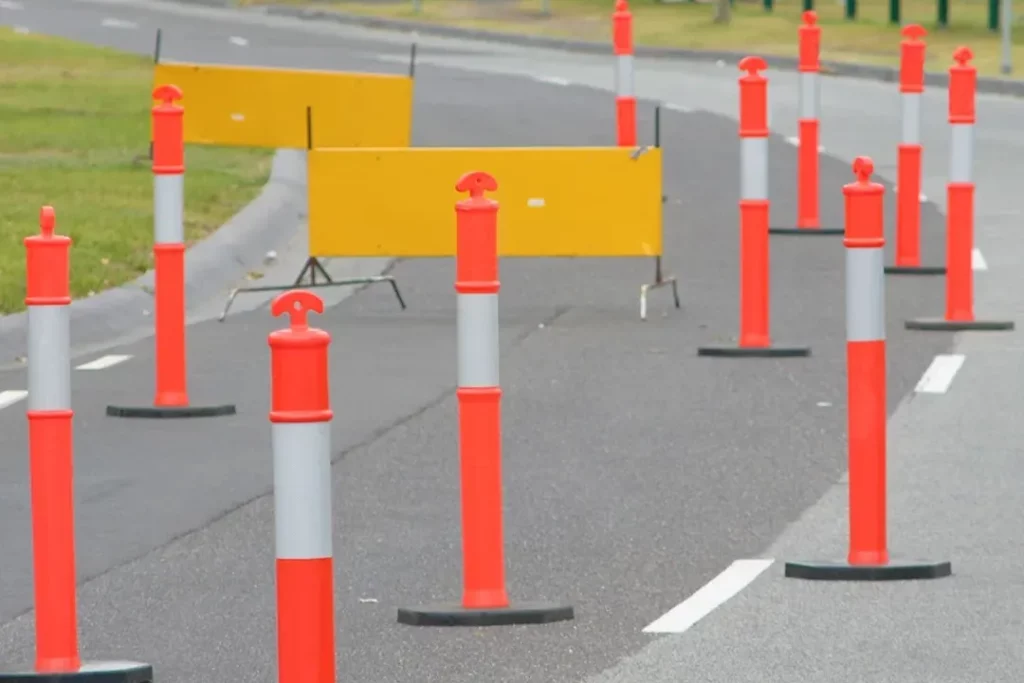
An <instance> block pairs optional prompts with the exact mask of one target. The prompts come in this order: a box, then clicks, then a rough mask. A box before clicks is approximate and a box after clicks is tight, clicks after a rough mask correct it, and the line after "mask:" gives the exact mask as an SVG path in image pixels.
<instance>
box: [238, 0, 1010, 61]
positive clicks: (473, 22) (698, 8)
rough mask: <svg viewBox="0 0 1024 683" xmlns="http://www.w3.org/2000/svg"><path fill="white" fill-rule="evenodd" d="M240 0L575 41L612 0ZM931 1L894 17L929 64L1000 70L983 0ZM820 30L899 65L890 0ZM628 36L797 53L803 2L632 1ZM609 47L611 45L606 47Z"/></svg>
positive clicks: (838, 51)
mask: <svg viewBox="0 0 1024 683" xmlns="http://www.w3.org/2000/svg"><path fill="white" fill-rule="evenodd" d="M237 2H239V4H241V5H269V4H278V5H299V6H307V7H318V8H322V9H334V10H338V11H342V12H348V13H352V14H365V15H373V16H381V17H392V18H396V19H413V20H419V21H424V22H430V23H438V24H445V25H451V26H463V27H466V28H478V29H486V30H491V31H504V32H509V33H531V34H536V35H546V36H554V37H562V38H578V39H583V40H603V41H610V40H611V11H612V6H613V5H614V3H613V0H548V4H547V8H548V10H549V12H550V13H549V14H548V15H545V14H544V13H543V12H542V11H541V10H542V8H543V7H544V6H543V5H542V2H544V0H422V2H421V9H420V10H419V11H418V12H417V11H416V10H415V8H414V5H413V0H369V1H365V0H363V1H357V0H352V1H348V0H346V1H344V2H334V1H330V0H237ZM936 2H937V0H903V1H902V21H903V22H904V23H919V24H921V25H923V26H924V27H925V28H926V29H928V32H929V35H928V37H927V38H926V40H927V42H928V63H927V68H928V69H929V70H932V71H941V70H944V69H947V68H948V67H949V65H950V64H952V55H953V51H954V50H955V49H956V48H957V47H958V46H959V45H969V46H970V47H971V49H972V50H973V51H974V54H975V64H976V66H977V67H978V70H979V72H980V73H981V74H983V75H987V76H999V75H1000V74H999V63H1000V58H999V57H1000V48H999V44H1000V43H999V34H998V33H993V32H991V31H989V30H988V29H987V28H986V25H987V16H988V14H987V11H988V10H987V8H988V3H987V1H986V0H957V1H956V2H951V3H950V14H949V26H948V27H947V28H938V27H937V26H936V17H937V4H936ZM815 5H816V6H815V11H816V12H817V13H818V17H819V23H820V24H821V26H822V29H823V35H822V58H823V59H827V60H833V61H845V62H859V63H864V64H880V65H888V66H897V65H898V63H899V43H900V40H901V37H900V28H899V27H898V26H891V25H889V24H888V23H887V20H888V12H889V9H888V8H889V2H888V0H858V3H857V5H858V11H857V20H856V21H847V20H845V19H844V18H843V7H844V4H843V3H842V2H837V0H818V2H816V3H815ZM630 6H631V8H632V10H633V15H634V29H633V30H634V40H635V41H636V43H637V44H639V45H650V46H668V47H680V48H688V49H709V50H710V49H715V50H736V51H743V52H746V53H748V54H761V55H762V56H771V55H781V56H793V57H795V56H796V51H797V27H798V26H799V24H800V14H801V11H802V3H801V2H797V1H796V0H786V1H785V2H778V1H776V2H775V6H774V9H773V11H771V12H767V11H765V9H764V6H763V5H762V3H761V2H760V1H752V0H737V1H736V2H735V4H734V7H733V16H732V22H731V23H730V24H728V25H720V24H715V23H713V22H712V16H713V14H714V8H713V6H712V5H711V4H709V3H708V2H707V1H705V0H702V1H700V2H694V1H691V0H682V1H678V0H677V1H676V2H671V3H666V2H660V1H659V0H632V1H631V2H630ZM609 49H610V48H609ZM1013 62H1014V64H1016V65H1017V66H1018V68H1019V69H1021V70H1024V44H1022V45H1018V46H1016V47H1015V48H1014V50H1013Z"/></svg>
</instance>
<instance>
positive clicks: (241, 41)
mask: <svg viewBox="0 0 1024 683" xmlns="http://www.w3.org/2000/svg"><path fill="white" fill-rule="evenodd" d="M228 41H229V42H230V43H231V44H232V45H237V46H238V47H245V46H246V45H248V44H249V41H248V40H246V39H245V38H243V37H242V36H231V37H230V38H228Z"/></svg>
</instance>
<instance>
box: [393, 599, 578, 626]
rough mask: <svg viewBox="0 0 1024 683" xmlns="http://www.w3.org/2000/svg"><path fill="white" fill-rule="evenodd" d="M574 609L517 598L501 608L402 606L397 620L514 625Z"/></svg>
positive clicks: (568, 616) (568, 614)
mask: <svg viewBox="0 0 1024 683" xmlns="http://www.w3.org/2000/svg"><path fill="white" fill-rule="evenodd" d="M575 616H576V615H575V613H574V612H573V609H572V607H571V606H569V605H554V604H550V603H539V602H521V603H519V604H517V605H509V606H508V607H505V608H500V607H499V608H495V609H466V608H464V607H462V606H461V605H426V606H423V607H412V608H407V607H402V608H400V609H399V610H398V623H399V624H406V625H407V626H514V625H517V624H550V623H552V622H555V621H571V620H572V619H574V618H575Z"/></svg>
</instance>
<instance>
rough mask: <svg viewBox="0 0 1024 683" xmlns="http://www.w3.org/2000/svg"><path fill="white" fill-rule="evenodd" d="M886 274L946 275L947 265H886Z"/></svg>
mask: <svg viewBox="0 0 1024 683" xmlns="http://www.w3.org/2000/svg"><path fill="white" fill-rule="evenodd" d="M885 274H886V275H945V274H946V266H886V267H885Z"/></svg>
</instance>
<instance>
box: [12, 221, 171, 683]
mask: <svg viewBox="0 0 1024 683" xmlns="http://www.w3.org/2000/svg"><path fill="white" fill-rule="evenodd" d="M55 227H56V215H55V213H54V210H53V207H50V206H44V207H42V209H41V211H40V213H39V228H40V230H39V234H37V235H32V236H30V237H26V238H25V306H26V307H27V309H28V407H27V410H26V411H25V417H26V418H27V420H28V457H29V479H30V492H31V504H32V566H33V582H34V584H35V585H34V590H35V595H34V598H35V629H36V632H35V636H36V656H35V665H34V667H33V670H31V671H16V672H7V671H2V670H0V681H4V682H10V683H28V682H29V681H40V683H42V682H44V681H45V682H46V683H71V682H72V681H83V683H84V682H85V681H104V682H109V683H151V682H152V680H153V668H152V667H151V666H149V665H148V664H140V663H137V662H86V663H84V664H83V663H82V661H81V659H80V657H79V649H78V608H77V595H76V592H77V591H76V575H75V512H74V437H73V427H72V421H73V419H74V411H73V410H72V408H71V332H70V316H69V309H70V306H71V285H70V283H71V238H70V237H67V236H65V235H58V234H55V233H54V229H55Z"/></svg>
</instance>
